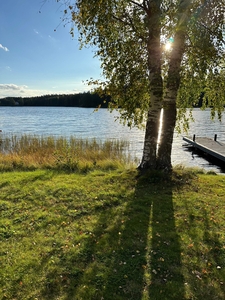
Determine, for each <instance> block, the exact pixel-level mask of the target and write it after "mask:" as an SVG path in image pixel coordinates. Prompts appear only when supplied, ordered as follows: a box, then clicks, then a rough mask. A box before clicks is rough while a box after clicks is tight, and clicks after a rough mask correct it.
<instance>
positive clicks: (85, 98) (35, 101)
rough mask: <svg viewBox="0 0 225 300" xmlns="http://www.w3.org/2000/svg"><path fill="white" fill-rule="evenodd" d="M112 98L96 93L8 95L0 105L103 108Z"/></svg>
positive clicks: (1, 100) (0, 101)
mask: <svg viewBox="0 0 225 300" xmlns="http://www.w3.org/2000/svg"><path fill="white" fill-rule="evenodd" d="M109 101H110V99H109V97H108V98H107V99H105V98H101V97H100V96H99V95H98V94H95V93H90V92H87V93H79V94H68V95H45V96H36V97H24V98H22V97H6V98H2V99H0V106H74V107H91V108H97V107H99V106H101V107H103V108H107V107H108V103H109Z"/></svg>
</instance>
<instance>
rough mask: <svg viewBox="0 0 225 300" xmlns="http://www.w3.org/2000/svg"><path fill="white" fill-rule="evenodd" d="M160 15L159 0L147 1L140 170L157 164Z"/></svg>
mask: <svg viewBox="0 0 225 300" xmlns="http://www.w3.org/2000/svg"><path fill="white" fill-rule="evenodd" d="M153 16H154V17H153ZM160 17H161V10H160V1H149V6H148V10H147V22H148V32H149V35H148V43H147V53H148V68H149V89H150V93H149V94H150V106H149V110H148V117H147V121H146V130H145V140H144V149H143V156H142V161H141V164H140V166H139V169H140V170H143V169H155V168H156V166H157V141H158V132H159V120H160V112H161V108H162V96H163V81H162V75H161V47H160V33H161V32H160V30H161V25H160Z"/></svg>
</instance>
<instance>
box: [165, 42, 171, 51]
mask: <svg viewBox="0 0 225 300" xmlns="http://www.w3.org/2000/svg"><path fill="white" fill-rule="evenodd" d="M171 49H172V44H171V42H167V43H166V44H165V50H166V51H170V50H171Z"/></svg>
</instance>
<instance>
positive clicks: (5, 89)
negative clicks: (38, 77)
mask: <svg viewBox="0 0 225 300" xmlns="http://www.w3.org/2000/svg"><path fill="white" fill-rule="evenodd" d="M76 92H78V91H76ZM73 93H75V91H74V90H59V89H57V88H54V87H53V88H52V89H51V90H38V89H30V88H29V87H28V86H26V85H16V84H13V83H9V84H0V99H1V98H5V97H34V96H42V95H49V94H58V95H59V94H73Z"/></svg>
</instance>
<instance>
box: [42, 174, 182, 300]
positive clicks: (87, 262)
mask: <svg viewBox="0 0 225 300" xmlns="http://www.w3.org/2000/svg"><path fill="white" fill-rule="evenodd" d="M151 179H152V180H153V182H151ZM158 180H160V178H157V177H155V175H154V176H153V177H152V178H150V180H143V179H139V180H138V181H137V182H136V186H135V188H134V189H133V192H132V193H130V194H129V196H125V197H123V195H121V196H120V199H118V201H115V202H114V204H110V203H108V204H107V205H106V206H105V207H104V206H103V207H101V208H100V207H99V208H96V211H95V213H96V214H97V215H98V219H97V222H96V224H95V226H94V228H93V229H92V232H89V231H88V228H85V226H84V227H83V229H82V230H84V231H85V232H83V233H82V235H83V234H84V236H83V237H82V239H81V241H80V242H79V243H77V244H75V246H74V248H73V249H71V250H66V251H64V250H63V248H62V247H60V248H58V250H57V251H58V252H57V253H56V252H54V255H57V256H58V258H59V260H58V262H57V264H55V267H53V268H52V269H51V270H50V269H49V272H48V274H47V275H46V282H45V285H44V286H43V288H42V292H41V297H42V299H56V298H57V297H58V296H60V294H63V295H64V298H63V299H67V300H71V299H79V300H80V299H88V300H91V299H93V300H94V299H104V300H112V299H115V300H117V299H118V300H119V299H124V300H125V299H129V300H132V299H133V300H141V299H146V300H147V299H153V300H157V299H160V300H161V299H173V300H174V299H179V300H180V299H184V280H183V276H182V272H181V259H180V256H181V253H180V243H179V238H178V235H177V233H176V229H175V221H174V211H173V204H172V188H171V185H170V184H169V183H167V182H164V183H163V182H160V183H157V181H158ZM128 188H129V187H128ZM159 189H160V193H159ZM90 218H91V216H90ZM77 222H79V220H77ZM52 251H56V250H52ZM49 256H52V253H50V254H49ZM40 264H41V265H42V266H44V265H45V261H44V259H43V260H42V261H41V262H40ZM65 295H66V296H65Z"/></svg>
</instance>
